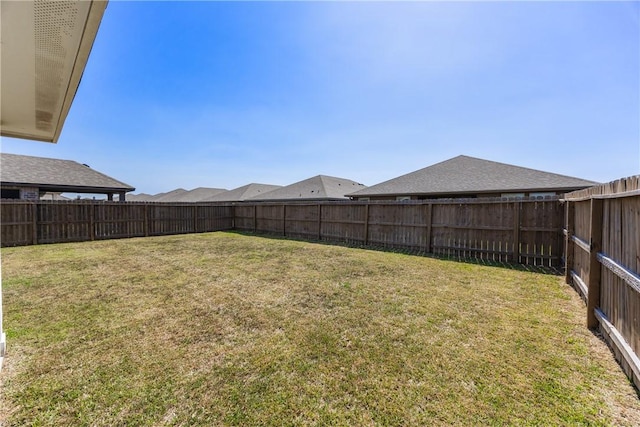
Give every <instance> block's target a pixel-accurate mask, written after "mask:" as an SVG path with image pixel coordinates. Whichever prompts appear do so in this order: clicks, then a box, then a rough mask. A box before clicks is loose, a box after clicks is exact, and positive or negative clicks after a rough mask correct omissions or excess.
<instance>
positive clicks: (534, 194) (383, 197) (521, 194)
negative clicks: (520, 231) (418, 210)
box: [354, 190, 564, 201]
mask: <svg viewBox="0 0 640 427" xmlns="http://www.w3.org/2000/svg"><path fill="white" fill-rule="evenodd" d="M562 194H564V191H548V192H540V191H526V190H524V191H520V192H518V191H513V192H509V193H506V192H498V193H489V192H488V193H473V194H470V193H469V194H424V195H415V194H414V195H402V194H398V195H391V196H388V195H380V196H376V195H371V196H362V197H354V200H358V201H369V200H371V201H402V200H429V199H475V198H484V197H501V198H518V197H520V198H522V197H549V196H560V195H562Z"/></svg>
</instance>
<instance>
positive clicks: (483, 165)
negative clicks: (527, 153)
mask: <svg viewBox="0 0 640 427" xmlns="http://www.w3.org/2000/svg"><path fill="white" fill-rule="evenodd" d="M596 184H597V183H596V182H594V181H587V180H584V179H580V178H574V177H570V176H565V175H559V174H555V173H549V172H543V171H539V170H535V169H529V168H524V167H520V166H514V165H509V164H505V163H498V162H493V161H489V160H483V159H478V158H475V157H468V156H458V157H454V158H452V159H449V160H446V161H444V162H441V163H436V164H435V165H432V166H428V167H426V168H423V169H420V170H417V171H415V172H411V173H408V174H406V175H402V176H399V177H397V178H394V179H390V180H388V181H385V182H382V183H380V184H376V185H372V186H371V187H368V188H366V189H364V190H360V191H356V192H354V193H351V194H349V196H350V197H367V196H394V195H438V194H447V195H449V194H463V193H471V194H473V193H485V192H516V191H523V190H527V191H552V190H553V191H570V190H576V189H580V188H585V187H591V186H593V185H596Z"/></svg>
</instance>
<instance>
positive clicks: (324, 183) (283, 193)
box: [246, 175, 365, 201]
mask: <svg viewBox="0 0 640 427" xmlns="http://www.w3.org/2000/svg"><path fill="white" fill-rule="evenodd" d="M363 188H365V186H364V185H362V184H359V183H357V182H355V181H351V180H350V179H344V178H336V177H333V176H326V175H318V176H314V177H312V178H308V179H305V180H303V181H299V182H296V183H293V184H290V185H287V186H286V187H282V188H279V189H277V190H273V191H269V192H268V193H264V194H261V195H258V196H255V197H251V198H249V199H246V200H249V201H277V200H342V199H347V197H345V194H348V193H352V192H354V191H356V190H359V189H363Z"/></svg>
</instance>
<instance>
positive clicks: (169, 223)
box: [0, 200, 233, 246]
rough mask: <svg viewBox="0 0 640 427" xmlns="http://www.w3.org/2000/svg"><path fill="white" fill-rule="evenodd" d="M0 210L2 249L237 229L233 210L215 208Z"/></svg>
mask: <svg viewBox="0 0 640 427" xmlns="http://www.w3.org/2000/svg"><path fill="white" fill-rule="evenodd" d="M0 207H1V210H0V214H1V216H0V224H1V227H2V237H1V239H2V240H1V243H2V246H20V245H35V244H40V243H61V242H77V241H85V240H102V239H116V238H125V237H142V236H159V235H165V234H184V233H200V232H206V231H218V230H229V229H232V228H233V207H232V206H221V205H214V204H192V203H182V204H167V203H135V202H134V203H120V202H102V201H98V202H94V201H64V202H60V201H38V202H30V201H22V200H3V201H2V203H1V204H0Z"/></svg>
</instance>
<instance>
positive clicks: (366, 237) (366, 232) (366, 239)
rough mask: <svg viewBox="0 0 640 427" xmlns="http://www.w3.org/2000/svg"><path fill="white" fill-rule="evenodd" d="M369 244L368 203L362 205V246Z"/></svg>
mask: <svg viewBox="0 0 640 427" xmlns="http://www.w3.org/2000/svg"><path fill="white" fill-rule="evenodd" d="M368 244H369V202H367V203H366V204H365V205H364V245H365V246H367V245H368Z"/></svg>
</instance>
